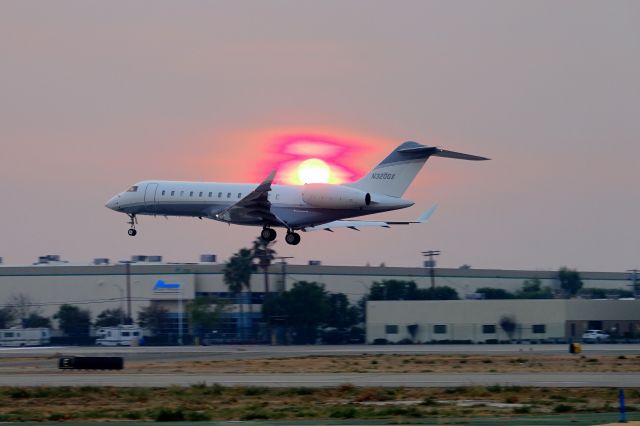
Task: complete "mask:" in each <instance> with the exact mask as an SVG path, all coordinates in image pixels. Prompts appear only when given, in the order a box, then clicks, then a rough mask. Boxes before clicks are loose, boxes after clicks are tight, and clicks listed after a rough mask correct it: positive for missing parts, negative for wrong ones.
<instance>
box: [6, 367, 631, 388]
mask: <svg viewBox="0 0 640 426" xmlns="http://www.w3.org/2000/svg"><path fill="white" fill-rule="evenodd" d="M201 383H206V384H208V385H212V384H214V383H217V384H220V385H224V386H265V387H300V386H304V387H334V386H340V385H341V384H345V383H351V384H353V385H355V386H381V387H401V386H404V387H459V386H490V385H502V386H532V387H558V388H580V387H584V388H594V387H615V388H619V387H623V388H640V373H631V374H625V373H593V374H592V373H552V374H545V373H515V374H502V373H467V374H438V373H420V374H395V373H386V374H385V373H383V374H379V373H326V374H185V373H178V372H174V373H166V374H145V373H127V372H126V371H123V372H118V373H96V372H87V371H60V372H57V373H50V374H29V373H26V374H3V375H2V377H0V385H2V386H124V387H134V386H151V387H166V386H172V385H178V386H188V385H194V384H201Z"/></svg>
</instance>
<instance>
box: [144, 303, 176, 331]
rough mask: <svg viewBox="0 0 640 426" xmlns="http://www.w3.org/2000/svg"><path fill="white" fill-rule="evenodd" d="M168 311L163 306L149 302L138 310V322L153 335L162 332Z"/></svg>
mask: <svg viewBox="0 0 640 426" xmlns="http://www.w3.org/2000/svg"><path fill="white" fill-rule="evenodd" d="M168 313H169V311H168V310H167V308H165V307H164V306H161V305H158V304H157V303H151V304H150V305H149V306H147V307H144V308H142V309H140V311H138V324H140V326H141V327H144V328H146V329H148V330H150V331H151V333H153V334H154V335H158V334H160V333H162V331H163V330H164V329H165V328H166V325H167V314H168Z"/></svg>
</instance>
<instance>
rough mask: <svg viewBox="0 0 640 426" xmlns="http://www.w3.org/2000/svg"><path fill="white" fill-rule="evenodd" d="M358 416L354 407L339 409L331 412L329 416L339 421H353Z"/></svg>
mask: <svg viewBox="0 0 640 426" xmlns="http://www.w3.org/2000/svg"><path fill="white" fill-rule="evenodd" d="M356 414H357V411H356V409H355V408H353V407H337V408H334V409H333V410H331V412H330V413H329V416H330V417H333V418H337V419H353V418H354V417H356Z"/></svg>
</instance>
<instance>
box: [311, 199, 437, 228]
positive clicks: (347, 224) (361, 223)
mask: <svg viewBox="0 0 640 426" xmlns="http://www.w3.org/2000/svg"><path fill="white" fill-rule="evenodd" d="M437 208H438V205H437V204H435V205H434V206H433V207H431V208H430V209H429V210H427V211H426V212H424V213H422V214H421V215H420V217H419V218H418V220H415V221H405V222H400V221H381V220H335V221H333V222H329V223H324V224H322V225H316V226H308V227H306V228H305V229H304V231H321V230H324V231H332V232H333V229H336V228H349V229H353V230H355V231H359V229H358V228H364V227H372V226H373V227H378V228H390V227H391V226H392V225H410V224H412V223H427V221H428V220H429V218H430V217H431V216H432V215H433V212H435V211H436V209H437Z"/></svg>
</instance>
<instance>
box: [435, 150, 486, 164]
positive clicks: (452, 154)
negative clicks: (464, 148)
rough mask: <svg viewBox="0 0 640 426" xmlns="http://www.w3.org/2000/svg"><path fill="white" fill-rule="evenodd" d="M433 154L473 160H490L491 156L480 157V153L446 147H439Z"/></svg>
mask: <svg viewBox="0 0 640 426" xmlns="http://www.w3.org/2000/svg"><path fill="white" fill-rule="evenodd" d="M431 155H433V156H435V157H446V158H455V159H458V160H471V161H485V160H489V158H486V157H480V156H478V155H471V154H463V153H462V152H455V151H447V150H446V149H440V148H437V151H436V152H434V153H433V154H431Z"/></svg>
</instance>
